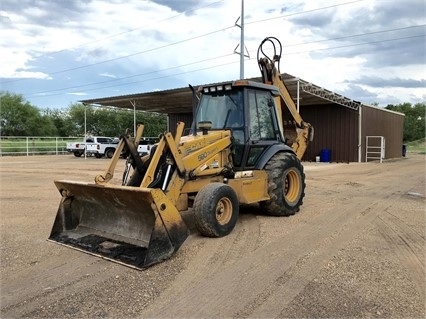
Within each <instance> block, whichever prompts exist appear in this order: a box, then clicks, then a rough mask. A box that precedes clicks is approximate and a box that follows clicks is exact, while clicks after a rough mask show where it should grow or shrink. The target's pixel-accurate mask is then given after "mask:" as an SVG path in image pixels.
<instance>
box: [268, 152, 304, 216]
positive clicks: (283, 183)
mask: <svg viewBox="0 0 426 319" xmlns="http://www.w3.org/2000/svg"><path fill="white" fill-rule="evenodd" d="M265 171H266V172H267V174H268V194H269V197H270V198H271V199H270V200H267V201H263V202H261V203H260V206H261V208H262V210H263V211H264V212H265V213H266V214H268V215H272V216H290V215H294V214H295V213H297V212H298V211H299V210H300V206H301V205H302V204H303V197H305V187H306V184H305V174H304V172H303V166H302V163H301V162H300V160H299V159H298V158H297V157H296V155H294V154H290V153H277V154H275V155H274V156H273V157H272V158H271V159H270V160H269V162H268V163H267V164H266V165H265Z"/></svg>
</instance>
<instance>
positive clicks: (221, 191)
mask: <svg viewBox="0 0 426 319" xmlns="http://www.w3.org/2000/svg"><path fill="white" fill-rule="evenodd" d="M193 211H194V220H195V226H196V228H197V229H198V231H199V232H200V234H201V235H203V236H207V237H223V236H226V235H228V234H229V233H230V232H231V231H232V230H233V229H234V227H235V225H236V223H237V220H238V214H239V202H238V197H237V195H236V194H235V192H234V190H233V189H232V187H231V186H229V185H226V184H222V183H211V184H208V185H206V186H204V187H203V188H202V189H200V191H199V192H198V194H197V196H195V200H194V205H193Z"/></svg>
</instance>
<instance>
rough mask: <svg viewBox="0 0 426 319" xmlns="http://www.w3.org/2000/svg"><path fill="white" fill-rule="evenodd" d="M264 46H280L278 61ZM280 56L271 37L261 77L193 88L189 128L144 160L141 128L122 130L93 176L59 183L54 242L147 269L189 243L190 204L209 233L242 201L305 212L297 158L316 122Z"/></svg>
mask: <svg viewBox="0 0 426 319" xmlns="http://www.w3.org/2000/svg"><path fill="white" fill-rule="evenodd" d="M265 43H270V44H272V48H274V49H275V53H274V55H273V57H272V58H269V57H268V56H267V55H266V54H265V53H264V50H263V47H264V45H265ZM277 46H279V47H278V48H277ZM276 51H279V54H277V52H276ZM261 55H262V57H261ZM280 55H281V44H280V43H279V41H278V40H277V39H276V38H266V39H265V40H263V42H262V43H261V45H260V46H259V49H258V63H259V67H260V71H261V74H262V79H263V83H259V82H252V81H247V80H238V81H233V82H225V83H221V84H215V85H209V86H204V87H200V88H199V89H198V90H194V92H193V93H194V95H199V102H198V106H197V108H196V112H195V114H194V123H193V125H192V128H191V133H190V134H189V135H186V136H183V132H184V125H183V123H179V124H178V126H177V128H176V133H175V134H174V135H172V134H171V133H166V134H163V135H162V136H161V137H160V141H159V142H158V143H157V144H156V145H155V147H154V149H152V150H151V154H150V155H147V156H144V157H140V156H139V154H138V152H137V149H136V147H137V145H138V142H139V140H140V138H141V136H142V134H143V126H142V125H140V126H138V129H137V132H135V136H134V137H133V138H132V137H131V136H130V135H129V134H124V135H123V136H122V138H121V140H120V143H119V145H118V147H117V150H116V151H115V154H114V156H113V158H112V159H111V161H110V163H109V166H108V167H107V169H106V171H105V172H104V174H102V175H97V176H96V177H95V182H94V183H93V182H92V183H82V182H73V181H66V180H59V181H55V184H56V187H57V188H58V190H59V192H60V194H61V195H62V200H61V203H60V205H59V209H58V212H57V216H56V219H55V222H54V225H53V228H52V232H51V234H50V237H49V240H51V241H54V242H57V243H60V244H63V245H66V246H69V247H72V248H75V249H78V250H81V251H84V252H87V253H90V254H94V255H97V256H100V257H102V258H106V259H110V260H112V261H115V262H118V263H122V264H124V265H127V266H130V267H134V268H137V269H143V268H146V267H148V266H150V265H153V264H155V263H158V262H160V261H162V260H164V259H167V258H169V257H170V256H172V255H173V254H174V253H175V252H176V251H177V250H178V249H179V247H180V246H181V245H182V244H183V242H184V241H185V240H186V238H187V237H188V235H189V231H188V228H187V226H186V225H185V222H184V221H183V219H182V216H181V213H180V212H182V211H187V210H188V209H191V208H192V212H193V214H194V221H195V226H196V228H197V230H198V232H199V233H200V234H202V235H204V236H209V237H221V236H225V235H227V234H229V233H230V232H231V231H232V230H233V228H234V226H235V224H236V223H237V219H238V213H239V206H240V205H241V204H253V203H259V204H260V209H261V210H262V212H263V213H266V214H269V215H274V216H289V215H293V214H295V213H296V212H297V211H299V208H300V206H301V205H302V201H303V197H304V196H305V174H304V171H303V166H302V164H301V161H300V160H301V158H302V156H303V153H304V152H305V150H306V147H307V145H308V142H309V140H310V139H312V136H313V129H312V127H311V125H310V124H308V123H305V122H304V121H303V120H302V118H301V117H300V115H299V114H298V112H297V110H296V106H295V105H294V102H293V100H292V99H291V97H290V94H289V93H288V91H287V88H286V87H285V85H284V83H283V81H282V79H281V76H280V71H279V60H280ZM124 149H125V150H126V152H128V154H129V157H128V159H127V161H126V169H125V172H124V174H123V181H122V185H115V184H113V183H112V177H113V173H114V170H115V167H116V165H117V163H118V160H119V157H120V154H121V152H122V151H123V150H124Z"/></svg>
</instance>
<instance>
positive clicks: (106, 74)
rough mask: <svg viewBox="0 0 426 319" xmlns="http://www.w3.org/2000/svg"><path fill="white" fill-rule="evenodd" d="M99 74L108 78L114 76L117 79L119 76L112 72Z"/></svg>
mask: <svg viewBox="0 0 426 319" xmlns="http://www.w3.org/2000/svg"><path fill="white" fill-rule="evenodd" d="M99 75H100V76H104V77H107V78H113V79H116V78H117V76H116V75H114V74H110V73H108V72H104V73H100V74H99Z"/></svg>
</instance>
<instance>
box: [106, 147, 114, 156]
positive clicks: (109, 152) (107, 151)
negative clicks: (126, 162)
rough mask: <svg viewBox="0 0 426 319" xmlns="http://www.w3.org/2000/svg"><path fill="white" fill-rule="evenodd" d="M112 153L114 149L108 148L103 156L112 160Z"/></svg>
mask: <svg viewBox="0 0 426 319" xmlns="http://www.w3.org/2000/svg"><path fill="white" fill-rule="evenodd" d="M114 153H115V149H113V148H109V149H107V150H106V151H105V156H106V157H107V158H112V157H113V156H114Z"/></svg>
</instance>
